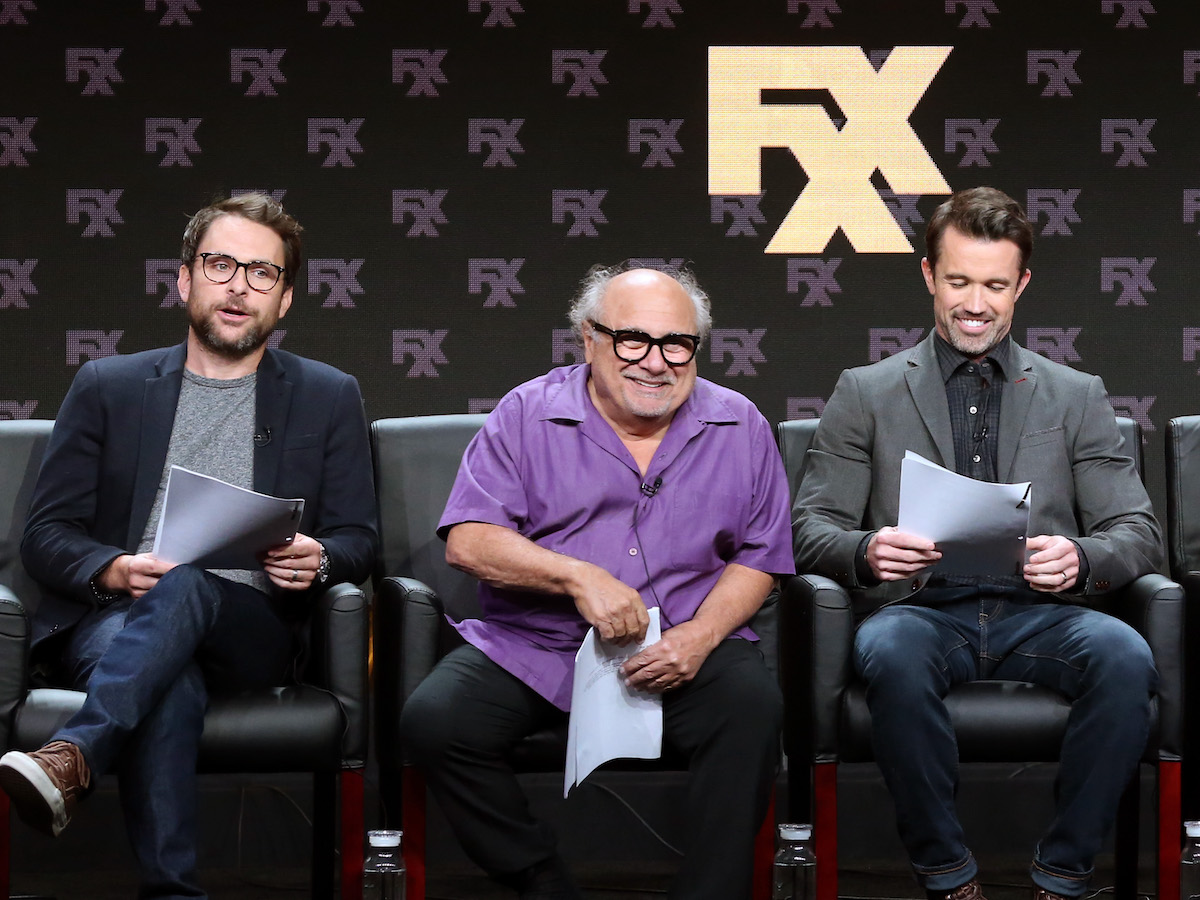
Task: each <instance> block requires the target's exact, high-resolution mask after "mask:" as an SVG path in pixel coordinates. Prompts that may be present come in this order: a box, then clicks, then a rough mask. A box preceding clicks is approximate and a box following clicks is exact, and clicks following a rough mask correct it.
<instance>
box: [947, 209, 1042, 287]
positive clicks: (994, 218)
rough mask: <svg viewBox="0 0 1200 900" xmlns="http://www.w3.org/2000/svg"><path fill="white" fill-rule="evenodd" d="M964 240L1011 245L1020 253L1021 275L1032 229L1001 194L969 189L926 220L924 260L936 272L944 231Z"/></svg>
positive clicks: (1026, 265) (1022, 213)
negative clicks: (999, 242) (964, 237)
mask: <svg viewBox="0 0 1200 900" xmlns="http://www.w3.org/2000/svg"><path fill="white" fill-rule="evenodd" d="M951 226H952V227H953V228H954V229H955V230H957V231H960V232H962V233H963V234H965V235H966V236H967V237H971V238H976V239H981V240H985V241H1012V242H1013V243H1014V244H1016V245H1017V247H1018V249H1019V250H1020V251H1021V274H1022V275H1023V274H1024V273H1025V270H1026V269H1027V268H1029V257H1031V256H1032V255H1033V226H1032V225H1030V224H1029V220H1028V219H1027V218H1025V210H1023V209H1021V204H1019V203H1018V202H1017V201H1016V200H1014V199H1013V198H1012V197H1010V196H1008V194H1006V193H1004V192H1003V191H998V190H996V189H995V188H990V187H977V188H969V189H967V190H965V191H959V192H958V193H956V194H952V195H951V197H950V199H949V200H947V201H946V202H945V203H943V204H942V205H941V206H939V207H938V208H937V209H936V210H934V213H933V215H932V216H930V218H929V226H928V227H927V228H926V229H925V258H926V259H928V260H929V267H930V268H931V269H936V268H937V261H938V254H939V253H941V249H942V235H943V234H944V233H945V231H946V229H947V228H948V227H951Z"/></svg>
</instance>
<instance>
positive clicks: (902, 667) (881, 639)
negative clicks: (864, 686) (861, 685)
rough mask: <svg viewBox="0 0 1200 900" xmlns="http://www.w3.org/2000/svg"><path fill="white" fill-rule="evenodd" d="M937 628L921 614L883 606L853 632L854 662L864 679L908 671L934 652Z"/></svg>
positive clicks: (936, 644) (934, 653)
mask: <svg viewBox="0 0 1200 900" xmlns="http://www.w3.org/2000/svg"><path fill="white" fill-rule="evenodd" d="M939 646H940V641H939V639H938V633H937V629H936V628H935V627H934V626H933V624H932V623H930V622H927V621H926V620H925V619H924V618H922V617H921V616H918V615H915V614H911V613H908V612H905V611H903V610H883V611H881V612H878V613H876V614H875V615H874V616H871V617H870V618H869V619H867V620H866V621H865V622H863V623H862V624H861V625H860V626H859V627H858V630H857V631H856V632H855V634H854V663H855V667H856V668H857V669H858V672H859V674H860V675H861V676H862V677H864V678H866V679H867V680H868V681H870V680H872V679H874V678H877V677H887V678H896V677H904V676H905V674H906V673H908V674H911V673H912V672H913V670H914V664H915V663H916V662H918V661H920V660H925V659H930V658H933V657H935V656H937V655H938V653H939Z"/></svg>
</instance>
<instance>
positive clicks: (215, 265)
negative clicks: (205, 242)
mask: <svg viewBox="0 0 1200 900" xmlns="http://www.w3.org/2000/svg"><path fill="white" fill-rule="evenodd" d="M199 256H200V260H201V263H200V268H201V269H203V270H204V276H205V277H206V278H207V279H208V280H209V281H215V282H216V283H217V284H227V283H228V282H230V281H232V280H233V276H234V275H236V274H237V270H238V269H239V268H240V269H245V270H246V284H247V285H249V286H250V289H251V290H255V291H258V292H259V293H260V294H265V293H267V291H269V290H271V288H273V287H275V285H277V284H278V283H279V278H280V276H282V275H283V273H284V272H285V271H286V270H285V269H283V268H281V267H280V266H277V265H275V263H269V262H262V261H261V260H256V261H255V262H238V261H237V260H236V259H234V258H233V257H232V256H228V255H226V254H224V253H201V254H199Z"/></svg>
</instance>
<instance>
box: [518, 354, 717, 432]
mask: <svg viewBox="0 0 1200 900" xmlns="http://www.w3.org/2000/svg"><path fill="white" fill-rule="evenodd" d="M591 371H592V369H591V366H589V365H588V364H587V363H581V364H579V365H576V366H572V367H570V369H569V371H568V372H567V374H566V377H565V378H563V380H562V381H561V382H559V384H558V385H556V387H555V389H554V390H552V391H550V392H549V393H548V395H547V397H546V404H545V406H544V407H543V409H542V414H541V416H540V418H542V419H560V420H565V421H568V422H582V421H583V420H584V419H585V418H586V417H587V414H588V410H591V411H592V412H593V413H594V414H595V415H599V410H597V409H596V407H595V405H594V404H593V403H592V398H591V395H589V394H588V389H587V383H588V376H589V375H590V374H591ZM680 416H688V417H691V418H693V419H696V420H697V421H699V422H706V423H709V424H712V425H734V424H737V423H738V421H739V420H738V416H737V414H736V413H735V412H734V411H733V410H732V409H730V407H729V404H727V403H726V402H725V401H724V399H722V398H721V397H720V396H718V395H717V392H716V391H714V390H713V385H712V384H711V382H709V381H706V380H705V379H703V378H697V379H696V383H695V385H694V386H693V388H692V393H691V395H689V396H688V398H687V399H686V400H684V401H683V405H682V406H680V407H679V409H678V411H677V412H676V413H675V418H676V419H678V418H679V417H680ZM672 424H673V423H672Z"/></svg>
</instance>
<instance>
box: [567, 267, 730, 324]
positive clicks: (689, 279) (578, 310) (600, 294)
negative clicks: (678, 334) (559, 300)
mask: <svg viewBox="0 0 1200 900" xmlns="http://www.w3.org/2000/svg"><path fill="white" fill-rule="evenodd" d="M645 268H654V269H655V270H656V271H658V272H662V273H663V274H664V275H668V276H670V277H671V278H674V279H675V280H676V281H677V282H679V286H680V287H681V288H683V290H684V293H686V294H687V295H688V299H689V300H691V301H692V306H693V308H694V309H695V311H696V334H697V335H699V336H700V342H701V343H703V342H704V341H705V339H706V338H707V337H708V333H709V332H710V331H711V330H712V304H711V303H710V302H709V299H708V294H706V293H705V292H704V289H703V288H702V287H700V282H698V281H697V280H696V276H695V275H694V274H693V273H692V272H691V270H689V269H686V268H676V267H675V266H653V267H650V266H646V265H644V264H642V263H641V262H637V261H634V260H626V261H625V262H622V263H617V264H616V265H615V266H605V265H595V266H592V267H591V268H590V269H588V273H587V274H586V275H585V276H584V277H583V280H582V281H580V282H579V290H578V292H577V293H576V294H575V297H574V299H572V300H571V308H570V309H569V310H568V311H567V318H568V319H569V320H570V322H571V330H572V331H574V332H575V336H576V337H577V338H579V339H580V340H582V339H583V326H584V323H585V322H587V321H588V320H589V319H591V320H593V321H594V320H596V318H597V317H598V316H599V314H600V308H601V306H602V305H603V304H604V294H605V292H606V291H607V290H608V285H609V282H611V281H612V280H613V279H614V278H616V277H617V276H618V275H621V274H623V273H625V272H629V271H632V270H633V269H645Z"/></svg>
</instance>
